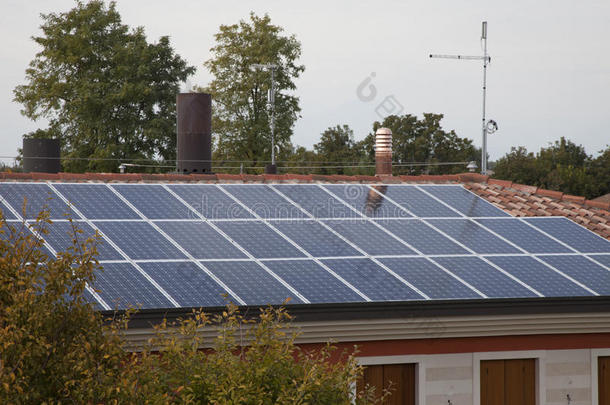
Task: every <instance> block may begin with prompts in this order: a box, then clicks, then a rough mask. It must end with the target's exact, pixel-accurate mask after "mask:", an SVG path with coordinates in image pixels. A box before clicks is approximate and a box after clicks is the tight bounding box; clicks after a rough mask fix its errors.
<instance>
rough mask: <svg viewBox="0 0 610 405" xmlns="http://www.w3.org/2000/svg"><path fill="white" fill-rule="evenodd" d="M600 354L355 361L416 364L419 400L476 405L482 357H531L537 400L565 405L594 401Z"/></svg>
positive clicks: (508, 354)
mask: <svg viewBox="0 0 610 405" xmlns="http://www.w3.org/2000/svg"><path fill="white" fill-rule="evenodd" d="M609 346H610V344H609ZM600 355H610V349H569V350H523V351H521V350H520V351H499V352H472V353H448V354H419V355H393V356H362V357H359V361H360V363H361V364H363V365H367V364H392V363H416V364H417V372H416V374H417V379H418V381H417V382H416V384H417V387H418V390H419V392H418V394H417V399H418V402H417V403H418V404H426V405H448V404H449V402H448V401H451V402H450V403H451V404H452V405H466V404H474V405H479V402H480V398H479V392H480V387H479V385H480V368H479V366H480V361H481V360H490V359H510V358H535V359H536V391H537V403H538V404H547V405H566V404H568V401H567V395H568V394H569V395H570V398H571V402H570V405H593V404H595V403H596V402H597V401H596V398H597V392H596V391H597V367H596V365H597V356H600ZM594 365H595V367H594ZM592 376H594V377H592Z"/></svg>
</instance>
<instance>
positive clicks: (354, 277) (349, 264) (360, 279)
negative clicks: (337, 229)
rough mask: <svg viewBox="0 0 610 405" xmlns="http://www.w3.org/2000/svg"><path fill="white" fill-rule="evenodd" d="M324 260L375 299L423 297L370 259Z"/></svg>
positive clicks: (397, 299) (419, 298) (393, 299)
mask: <svg viewBox="0 0 610 405" xmlns="http://www.w3.org/2000/svg"><path fill="white" fill-rule="evenodd" d="M322 262H323V263H324V264H325V265H327V266H328V267H329V268H331V269H332V270H333V271H334V272H336V273H337V274H339V275H340V276H341V277H342V278H344V279H345V280H347V282H349V283H350V284H351V285H353V286H354V287H356V288H357V289H358V290H359V291H361V292H362V293H364V294H365V295H366V296H367V297H369V298H370V299H371V300H373V301H406V300H421V299H423V296H421V295H420V294H418V293H417V292H416V291H415V290H413V289H412V288H410V287H409V286H407V285H406V284H404V283H403V282H401V281H400V280H398V279H397V278H396V277H394V276H393V275H391V274H390V273H388V272H387V271H386V270H385V269H384V268H382V267H381V266H379V265H377V264H376V263H374V262H373V261H372V260H370V259H328V260H323V261H322Z"/></svg>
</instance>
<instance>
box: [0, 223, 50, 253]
mask: <svg viewBox="0 0 610 405" xmlns="http://www.w3.org/2000/svg"><path fill="white" fill-rule="evenodd" d="M41 225H43V226H45V227H46V224H45V223H43V224H41ZM39 233H40V227H39V226H38V225H36V224H29V227H28V225H27V224H24V223H23V222H21V221H15V222H0V239H1V240H3V241H11V242H13V243H15V242H16V241H17V239H18V238H20V237H23V238H27V237H28V236H31V237H32V242H35V241H36V236H35V234H36V235H38V234H39ZM29 248H30V247H29V246H28V249H29ZM31 249H34V248H33V247H31ZM40 252H41V253H43V254H45V255H47V257H49V258H52V257H54V256H53V254H52V253H51V251H50V250H49V249H48V248H47V247H46V246H44V245H43V246H41V248H40Z"/></svg>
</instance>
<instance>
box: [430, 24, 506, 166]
mask: <svg viewBox="0 0 610 405" xmlns="http://www.w3.org/2000/svg"><path fill="white" fill-rule="evenodd" d="M481 41H483V56H465V55H430V57H431V58H437V59H464V60H482V61H483V119H482V120H481V131H482V134H483V142H482V150H481V173H482V174H486V173H487V134H488V133H489V134H491V133H493V132H495V131H496V130H497V129H498V126H497V124H496V122H495V121H493V120H489V122H486V121H485V102H486V96H487V94H486V93H487V65H488V64H489V62H490V61H491V57H490V56H489V55H488V54H487V21H483V24H482V26H481ZM488 127H489V128H488Z"/></svg>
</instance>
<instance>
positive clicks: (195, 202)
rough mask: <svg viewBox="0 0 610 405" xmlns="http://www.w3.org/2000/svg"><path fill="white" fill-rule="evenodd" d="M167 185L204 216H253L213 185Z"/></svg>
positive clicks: (216, 217) (213, 217)
mask: <svg viewBox="0 0 610 405" xmlns="http://www.w3.org/2000/svg"><path fill="white" fill-rule="evenodd" d="M168 187H169V188H170V189H171V190H172V191H173V192H175V193H176V194H178V195H179V196H180V198H182V199H183V200H184V201H186V202H187V203H188V204H189V205H190V206H191V207H193V209H194V210H195V211H197V212H198V213H199V214H201V215H203V216H204V217H206V218H209V219H226V218H254V217H253V216H252V215H251V214H250V213H249V212H248V211H246V210H245V209H244V208H243V207H242V206H241V205H240V204H239V203H237V202H235V201H233V199H231V197H229V196H227V195H226V194H225V193H224V192H223V191H222V190H220V189H219V188H218V187H216V186H214V185H211V184H170V185H168Z"/></svg>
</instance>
